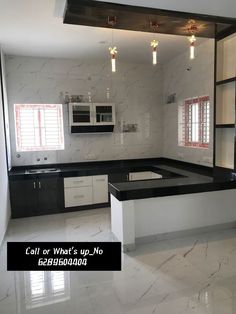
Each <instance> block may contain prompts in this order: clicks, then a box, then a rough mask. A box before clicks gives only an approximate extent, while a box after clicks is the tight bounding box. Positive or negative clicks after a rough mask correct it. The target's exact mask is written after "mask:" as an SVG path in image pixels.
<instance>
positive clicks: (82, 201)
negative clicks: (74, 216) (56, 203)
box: [65, 186, 93, 207]
mask: <svg viewBox="0 0 236 314" xmlns="http://www.w3.org/2000/svg"><path fill="white" fill-rule="evenodd" d="M92 203H93V189H92V186H87V187H79V188H78V187H76V188H66V189H65V207H75V206H82V205H90V204H92Z"/></svg>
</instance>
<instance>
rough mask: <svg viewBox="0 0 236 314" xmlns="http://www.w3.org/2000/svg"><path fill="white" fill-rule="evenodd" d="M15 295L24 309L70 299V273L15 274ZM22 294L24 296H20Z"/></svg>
mask: <svg viewBox="0 0 236 314" xmlns="http://www.w3.org/2000/svg"><path fill="white" fill-rule="evenodd" d="M16 279H17V287H18V289H17V294H18V295H19V299H20V300H24V306H25V308H26V309H33V308H36V307H42V306H45V305H49V304H54V303H58V302H64V301H67V300H69V299H70V272H64V271H25V272H18V273H17V277H16ZM22 293H24V296H22ZM22 306H23V304H21V307H22Z"/></svg>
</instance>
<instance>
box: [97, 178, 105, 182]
mask: <svg viewBox="0 0 236 314" xmlns="http://www.w3.org/2000/svg"><path fill="white" fill-rule="evenodd" d="M96 181H97V182H102V181H105V179H96Z"/></svg>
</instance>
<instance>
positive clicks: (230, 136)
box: [215, 128, 235, 169]
mask: <svg viewBox="0 0 236 314" xmlns="http://www.w3.org/2000/svg"><path fill="white" fill-rule="evenodd" d="M234 134H235V130H234V128H223V129H217V130H216V148H215V164H216V166H218V167H223V168H229V169H234Z"/></svg>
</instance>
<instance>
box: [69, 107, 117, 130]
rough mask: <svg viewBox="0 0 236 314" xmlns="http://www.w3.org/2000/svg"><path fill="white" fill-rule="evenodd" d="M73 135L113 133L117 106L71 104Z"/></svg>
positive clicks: (70, 121)
mask: <svg viewBox="0 0 236 314" xmlns="http://www.w3.org/2000/svg"><path fill="white" fill-rule="evenodd" d="M69 123H70V126H71V132H72V133H95V132H112V131H113V128H114V125H115V105H114V104H111V103H69Z"/></svg>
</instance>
